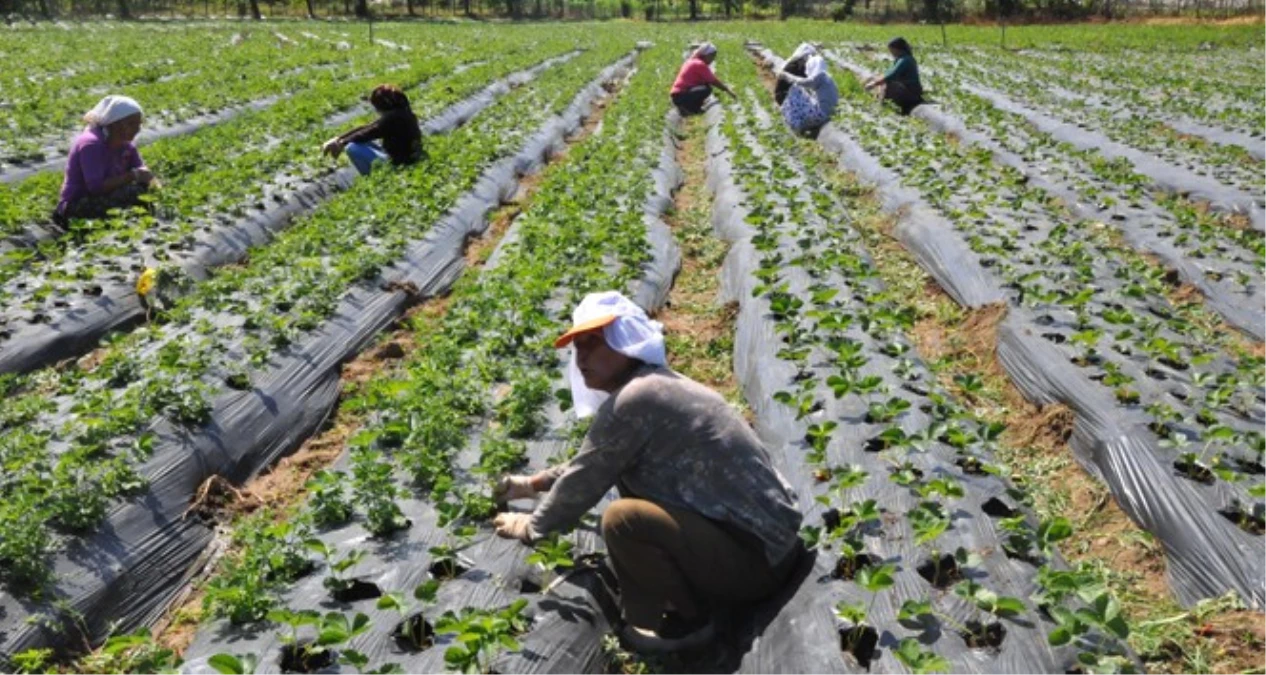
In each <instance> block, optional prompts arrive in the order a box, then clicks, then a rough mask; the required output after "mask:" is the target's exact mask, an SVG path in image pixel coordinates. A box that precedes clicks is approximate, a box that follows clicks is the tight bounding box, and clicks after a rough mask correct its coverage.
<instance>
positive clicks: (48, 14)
mask: <svg viewBox="0 0 1266 675" xmlns="http://www.w3.org/2000/svg"><path fill="white" fill-rule="evenodd" d="M6 13H7V12H6ZM40 14H42V15H43V16H44V18H45V19H51V18H53V8H52V7H49V5H48V0H40Z"/></svg>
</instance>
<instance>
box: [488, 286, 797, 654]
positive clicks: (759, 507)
mask: <svg viewBox="0 0 1266 675" xmlns="http://www.w3.org/2000/svg"><path fill="white" fill-rule="evenodd" d="M572 319H573V325H572V327H571V329H570V330H568V331H567V332H566V333H564V334H563V336H562V337H560V338H559V339H558V340H557V341H556V342H555V346H556V347H559V348H563V347H567V346H569V345H570V346H571V347H572V360H571V364H570V366H569V369H568V372H569V378H570V380H571V388H572V398H573V401H574V402H575V406H576V412H577V414H578V415H580V416H582V417H583V416H588V415H593V416H594V420H593V424H592V425H591V426H590V428H589V432H588V434H587V435H586V436H585V441H584V445H583V447H582V448H581V450H580V452H579V454H577V455H576V457H574V458H573V459H571V460H570V461H568V462H566V463H564V464H562V465H560V466H557V467H554V468H552V469H549V470H546V471H542V472H540V473H537V474H535V475H531V476H509V477H506V478H505V479H503V480H502V482H501V484H500V485H499V486H498V490H497V496H498V498H499V501H501V502H503V503H504V502H506V501H510V500H515V499H528V498H536V497H537V496H538V495H539V496H541V500H540V502H539V503H538V504H537V505H536V508H535V510H534V511H532V512H531V513H521V512H506V513H502V514H500V515H499V516H497V518H496V519H495V521H494V525H495V526H496V528H497V533H498V534H500V535H502V536H504V537H508V538H516V539H520V540H522V541H524V542H526V543H531V542H532V541H534V540H535V539H536V538H538V537H540V536H542V535H545V534H548V533H550V532H555V531H558V530H563V529H566V528H570V527H572V526H574V525H575V524H576V523H577V522H579V520H580V517H581V516H582V515H584V514H585V513H586V512H587V511H588V510H589V509H591V508H593V507H594V505H596V504H597V503H598V501H599V500H600V499H601V498H602V496H603V495H605V494H606V493H607V491H608V490H610V489H611V488H612V487H616V488H617V489H618V490H619V494H620V499H618V500H617V501H615V502H613V503H611V504H610V505H609V506H608V507H607V509H606V510H605V511H604V512H603V514H602V536H603V538H604V540H605V541H606V545H607V551H608V553H609V555H610V560H611V564H612V566H613V568H614V569H615V573H616V576H617V577H618V578H619V582H620V589H621V592H620V602H621V605H622V610H623V614H624V621H625V622H626V624H627V625H626V627H625V629H624V631H623V637H624V638H625V640H626V642H627V643H628V644H629V645H631V646H632V647H633V648H635V649H640V650H644V651H671V650H677V649H684V648H688V647H693V646H698V645H701V644H704V643H706V642H708V641H709V640H711V639H712V637H713V634H714V626H713V622H712V612H714V611H716V610H720V609H725V608H733V606H734V605H736V604H744V603H750V602H754V601H756V600H760V599H762V598H765V597H767V596H769V595H771V594H772V593H774V592H775V591H776V590H778V589H779V588H780V587H781V586H782V585H783V584H784V582H785V581H786V580H787V578H788V577H789V576H790V573H791V571H792V569H793V568H794V567H795V563H796V559H797V557H798V553H799V552H800V551H801V546H800V539H799V536H798V534H797V533H798V531H799V528H800V522H801V514H800V512H799V510H798V509H797V508H796V498H795V495H794V493H793V492H792V490H791V487H790V486H789V485H788V483H787V481H786V480H785V479H784V478H783V477H782V476H781V475H780V474H779V473H778V471H777V470H776V469H775V468H774V467H773V465H772V464H771V463H770V459H769V455H768V453H767V452H766V450H765V448H764V447H763V446H762V445H761V442H760V440H759V439H758V438H757V437H756V434H755V433H754V432H753V431H752V430H751V428H750V427H748V425H747V423H746V422H744V420H743V418H742V417H741V416H740V415H739V414H738V413H737V412H736V411H735V410H734V409H733V408H732V407H731V406H730V405H729V404H728V403H726V401H725V399H724V398H722V397H721V396H720V395H719V394H717V393H716V392H714V391H712V390H710V389H708V388H707V387H705V386H703V385H701V384H699V383H697V382H695V381H693V380H691V379H689V378H687V377H684V376H682V375H680V374H678V373H675V372H673V371H672V370H670V369H669V368H668V367H667V366H666V365H665V355H664V336H663V332H662V327H661V326H660V324H659V323H657V322H655V321H651V320H650V319H649V318H647V316H646V313H645V312H643V311H642V309H641V308H640V307H638V306H637V305H635V304H634V303H633V302H631V301H629V300H628V299H627V298H625V297H624V296H622V295H620V294H619V293H616V292H605V293H593V294H590V295H588V296H586V297H585V298H584V299H583V300H582V301H581V303H580V305H579V306H578V307H577V308H576V310H575V312H574V313H573V316H572Z"/></svg>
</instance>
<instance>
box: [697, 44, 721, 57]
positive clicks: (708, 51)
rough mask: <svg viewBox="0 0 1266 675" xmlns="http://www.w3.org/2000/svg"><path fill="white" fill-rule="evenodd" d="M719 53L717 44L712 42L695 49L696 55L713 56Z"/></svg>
mask: <svg viewBox="0 0 1266 675" xmlns="http://www.w3.org/2000/svg"><path fill="white" fill-rule="evenodd" d="M715 53H717V46H716V45H714V44H712V43H711V42H705V43H703V44H701V45H699V46H698V47H697V48H696V49H695V56H711V55H713V54H715Z"/></svg>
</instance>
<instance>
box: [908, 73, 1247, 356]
mask: <svg viewBox="0 0 1266 675" xmlns="http://www.w3.org/2000/svg"><path fill="white" fill-rule="evenodd" d="M937 96H938V97H939V98H940V100H941V102H940V108H939V110H937V111H936V112H935V113H926V114H925V113H920V116H922V117H923V118H924V119H925V120H927V121H929V122H930V123H939V124H940V125H941V127H942V130H944V131H950V132H956V131H957V129H956V128H955V127H958V126H965V128H966V129H967V130H968V131H969V134H968V135H964V137H963V138H960V139H959V141H960V143H963V144H968V145H976V146H980V147H982V148H984V149H987V150H989V151H990V152H992V153H993V154H994V155H995V160H998V159H999V157H998V155H999V154H1000V153H1010V154H1011V155H1012V157H1010V158H1008V159H1007V160H1004V162H1009V163H1010V164H1011V165H1012V166H1013V167H1014V168H1016V169H1017V170H1020V171H1022V172H1023V173H1024V174H1025V176H1026V177H1027V180H1029V182H1030V183H1032V184H1033V185H1034V186H1035V187H1036V186H1038V185H1039V184H1041V186H1042V187H1043V188H1044V189H1046V190H1047V191H1048V192H1051V193H1052V196H1054V197H1057V198H1059V199H1061V200H1062V201H1064V202H1065V204H1066V205H1067V206H1068V207H1069V209H1070V210H1072V211H1073V212H1074V213H1076V214H1077V215H1079V216H1081V217H1085V218H1087V219H1093V220H1097V221H1101V222H1106V223H1111V224H1112V226H1113V227H1115V228H1119V229H1120V230H1121V231H1122V233H1123V234H1124V236H1125V239H1126V241H1127V242H1129V243H1130V245H1132V246H1134V247H1135V248H1137V249H1139V250H1140V251H1141V252H1144V253H1155V254H1156V255H1158V256H1159V257H1160V258H1161V260H1162V262H1163V264H1164V265H1166V266H1169V267H1171V268H1174V269H1175V270H1176V273H1177V274H1178V275H1179V277H1180V278H1181V279H1182V281H1185V282H1188V283H1191V284H1193V285H1195V287H1196V288H1197V289H1199V290H1200V291H1201V292H1202V293H1203V294H1204V295H1205V296H1206V297H1208V298H1209V299H1210V303H1211V305H1212V307H1213V308H1214V309H1215V310H1216V311H1219V312H1221V313H1223V314H1224V315H1225V316H1226V317H1227V319H1228V321H1229V322H1231V323H1232V324H1233V325H1235V326H1237V327H1238V328H1240V330H1243V331H1245V332H1246V333H1248V334H1250V335H1252V336H1253V337H1255V338H1257V339H1260V336H1261V333H1262V329H1261V327H1260V324H1261V322H1262V318H1261V317H1262V315H1261V312H1260V311H1259V309H1260V305H1261V303H1262V300H1261V292H1262V290H1261V289H1262V270H1263V265H1264V263H1263V259H1264V258H1266V238H1263V235H1262V233H1261V232H1258V231H1256V230H1253V229H1249V228H1243V227H1237V226H1236V225H1234V224H1233V223H1232V222H1231V219H1230V217H1229V216H1227V215H1225V214H1217V213H1212V212H1209V211H1207V210H1206V209H1203V208H1201V207H1200V206H1199V205H1197V204H1195V203H1193V202H1191V201H1189V200H1188V199H1186V198H1183V197H1181V196H1178V195H1174V194H1158V193H1153V192H1152V191H1151V190H1150V186H1151V184H1150V181H1149V180H1148V179H1147V178H1145V177H1143V176H1140V175H1139V174H1137V173H1135V172H1134V171H1133V169H1132V168H1131V166H1130V164H1129V162H1127V161H1124V160H1108V159H1106V158H1104V157H1101V156H1099V155H1098V154H1097V153H1095V152H1093V151H1079V150H1076V149H1073V148H1070V147H1068V146H1067V145H1063V144H1060V143H1058V142H1056V141H1055V140H1054V139H1052V138H1051V137H1050V136H1049V135H1047V134H1043V133H1041V132H1040V131H1038V130H1036V129H1034V128H1033V127H1032V126H1030V125H1028V124H1027V123H1025V121H1024V120H1023V119H1022V118H1020V117H1019V116H1018V115H1015V114H1013V113H1009V112H1006V111H1003V110H999V109H998V108H996V107H994V106H992V105H990V104H989V102H987V101H985V100H983V99H981V98H980V97H978V96H975V95H974V94H971V93H970V92H967V91H965V90H963V89H961V88H958V87H956V86H946V87H944V88H943V89H942V90H941V91H939V93H938V94H937ZM959 120H961V122H959ZM970 134H975V136H974V137H973V136H971V135H970ZM982 139H983V140H982Z"/></svg>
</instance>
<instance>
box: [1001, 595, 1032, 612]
mask: <svg viewBox="0 0 1266 675" xmlns="http://www.w3.org/2000/svg"><path fill="white" fill-rule="evenodd" d="M1025 609H1026V607H1025V606H1024V602H1022V601H1021V600H1020V599H1019V598H1010V597H1006V596H1003V597H1000V598H998V600H997V602H995V603H994V614H997V615H999V616H1002V615H1003V614H1022V613H1024V610H1025Z"/></svg>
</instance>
